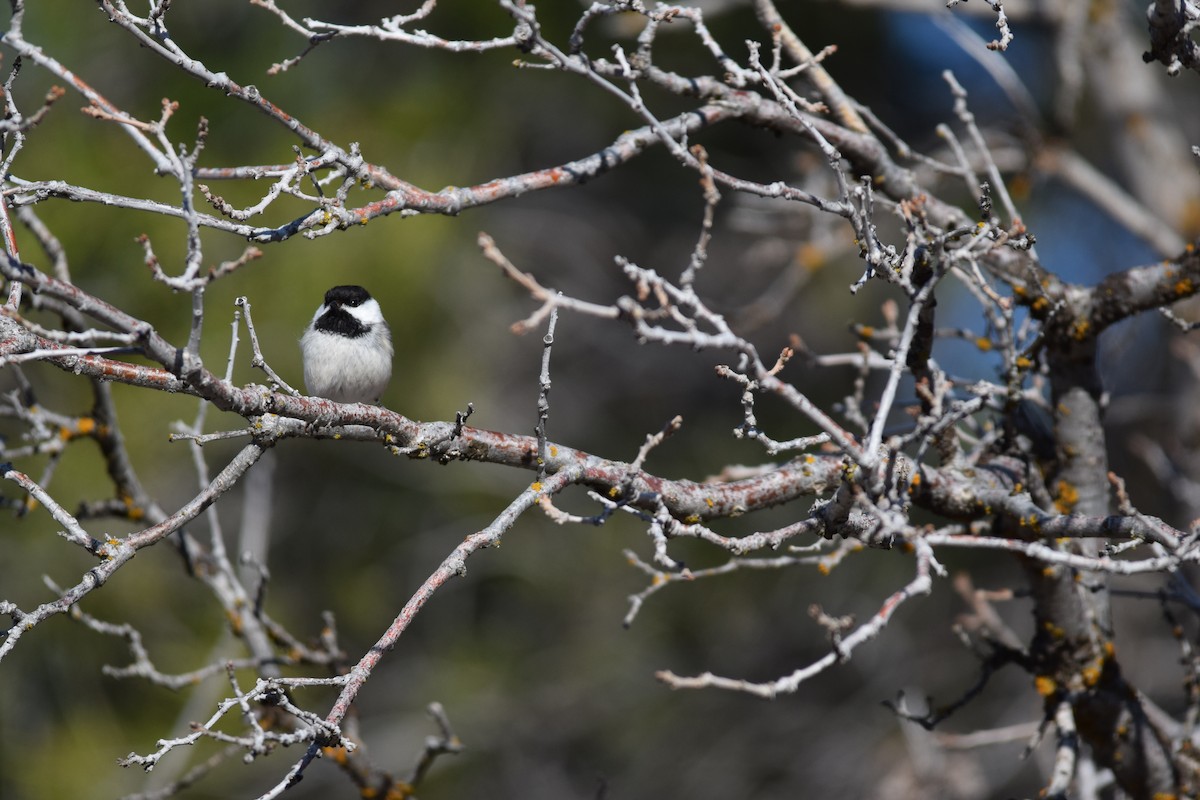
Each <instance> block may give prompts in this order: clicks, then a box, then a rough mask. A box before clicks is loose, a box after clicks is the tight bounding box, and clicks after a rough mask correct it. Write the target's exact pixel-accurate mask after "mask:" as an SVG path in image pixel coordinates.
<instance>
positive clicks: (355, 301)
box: [325, 286, 371, 308]
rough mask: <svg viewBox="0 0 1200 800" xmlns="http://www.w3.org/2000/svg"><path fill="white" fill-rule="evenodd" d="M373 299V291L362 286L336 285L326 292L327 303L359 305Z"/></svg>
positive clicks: (329, 304) (330, 304)
mask: <svg viewBox="0 0 1200 800" xmlns="http://www.w3.org/2000/svg"><path fill="white" fill-rule="evenodd" d="M370 299H371V293H370V292H368V291H367V290H366V289H364V288H363V287H361V286H335V287H333V288H332V289H330V290H329V291H328V292H326V293H325V305H327V306H332V305H339V306H350V307H352V308H353V307H357V306H361V305H362V304H363V303H365V302H367V301H368V300H370Z"/></svg>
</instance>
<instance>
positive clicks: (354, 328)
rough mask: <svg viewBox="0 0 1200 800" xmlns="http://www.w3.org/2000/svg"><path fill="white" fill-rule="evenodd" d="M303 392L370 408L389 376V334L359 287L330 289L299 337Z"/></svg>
mask: <svg viewBox="0 0 1200 800" xmlns="http://www.w3.org/2000/svg"><path fill="white" fill-rule="evenodd" d="M300 352H301V354H302V355H303V356H304V385H305V386H306V387H307V388H308V393H309V394H313V395H317V396H318V397H327V398H329V399H330V400H335V401H337V402H339V403H375V402H378V401H379V397H380V395H382V394H383V390H384V389H386V388H387V385H388V381H389V380H391V377H392V332H391V331H390V330H389V329H388V325H387V323H386V322H385V321H384V319H383V312H382V311H380V310H379V303H378V302H376V301H375V298H373V297H371V295H370V293H369V292H367V290H366V289H364V288H363V287H361V286H334V287H333V288H332V289H330V290H329V291H328V292H326V293H325V302H324V303H322V304H321V306H320V307H319V308H318V309H317V313H316V314H313V318H312V322H310V323H309V324H308V327H307V328H305V329H304V335H303V336H302V337H300Z"/></svg>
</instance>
